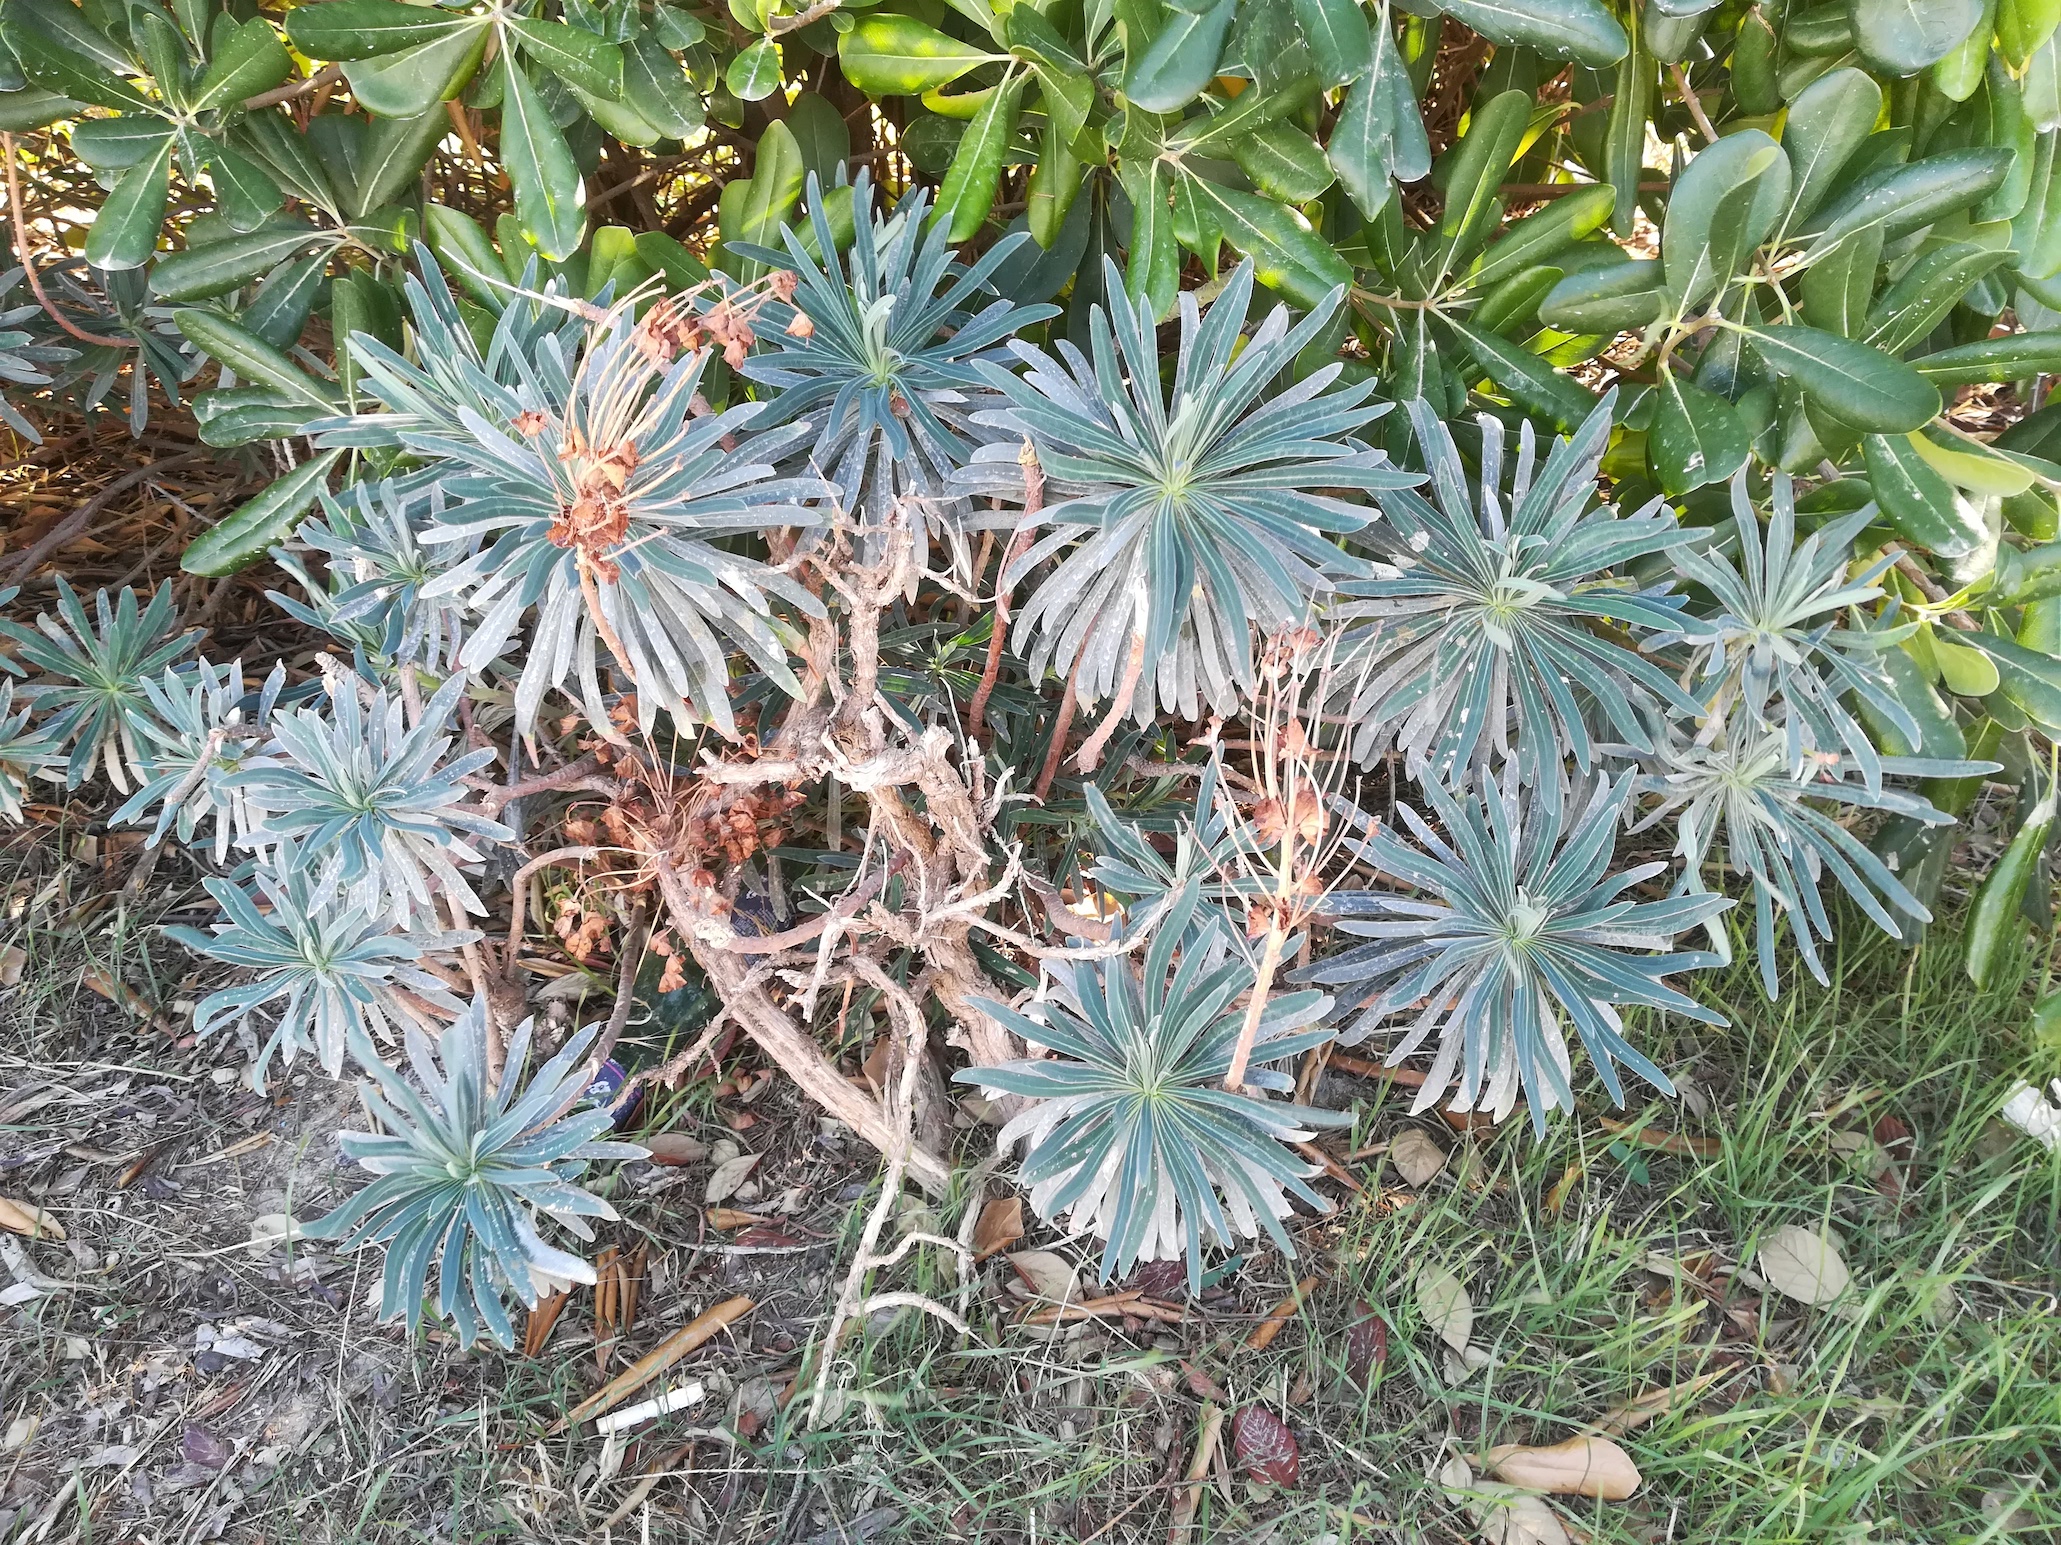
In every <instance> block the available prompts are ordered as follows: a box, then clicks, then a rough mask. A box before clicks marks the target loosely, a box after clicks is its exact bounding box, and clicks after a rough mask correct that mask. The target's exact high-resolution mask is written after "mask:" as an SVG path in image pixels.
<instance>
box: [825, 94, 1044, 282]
mask: <svg viewBox="0 0 2061 1545" xmlns="http://www.w3.org/2000/svg"><path fill="white" fill-rule="evenodd" d="M1026 75H1027V72H1026V71H1025V70H1024V69H1023V68H1022V66H1020V65H1019V66H1017V67H1016V68H1015V69H1014V70H1012V71H1011V73H1010V75H1009V76H1008V78H1007V79H1006V80H1005V81H1004V82H1003V84H1002V86H1001V89H999V90H997V91H995V92H994V93H992V94H991V95H990V96H989V97H988V99H987V100H986V101H985V102H983V103H982V104H981V106H980V110H979V111H978V112H976V113H975V114H974V115H973V121H972V122H971V123H969V124H967V126H966V132H965V133H964V134H963V135H961V136H960V138H959V148H958V149H957V150H956V151H954V152H953V154H952V164H951V166H950V167H949V168H948V169H947V170H946V172H945V180H944V183H943V185H942V186H941V187H940V188H939V189H938V196H937V207H936V209H935V211H934V212H933V214H932V218H933V219H936V220H939V221H942V222H943V223H944V224H945V226H946V227H947V229H948V231H949V233H950V237H951V240H953V241H955V242H959V241H967V240H970V239H971V238H972V236H973V233H974V232H975V231H977V230H979V229H980V228H981V226H982V225H983V224H984V223H985V222H986V220H987V218H988V214H989V212H990V211H991V210H992V209H993V208H994V203H995V189H996V188H997V187H998V186H1000V184H1001V181H1002V158H1003V156H1004V155H1005V154H1007V152H1008V149H1009V141H1010V140H1011V138H1013V137H1014V135H1015V133H1016V118H1017V114H1018V113H1019V112H1020V111H1021V109H1022V105H1023V87H1024V81H1025V78H1026ZM796 155H797V157H798V156H799V155H800V151H799V149H797V150H796Z"/></svg>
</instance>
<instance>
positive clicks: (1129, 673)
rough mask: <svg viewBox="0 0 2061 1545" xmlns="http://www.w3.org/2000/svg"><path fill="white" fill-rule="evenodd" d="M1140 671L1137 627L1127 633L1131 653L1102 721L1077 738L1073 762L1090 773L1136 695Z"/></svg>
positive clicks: (1142, 633) (1141, 654)
mask: <svg viewBox="0 0 2061 1545" xmlns="http://www.w3.org/2000/svg"><path fill="white" fill-rule="evenodd" d="M1141 621H1142V619H1141ZM1144 674H1145V630H1144V628H1143V627H1140V628H1139V629H1138V631H1137V632H1135V633H1133V634H1132V635H1131V657H1130V659H1128V660H1127V661H1125V662H1124V679H1123V680H1122V682H1120V683H1119V684H1118V686H1117V689H1116V699H1115V701H1114V702H1112V703H1111V704H1110V705H1109V712H1108V713H1107V714H1105V715H1104V716H1103V719H1102V722H1101V723H1100V724H1098V725H1096V726H1095V733H1094V734H1092V735H1090V736H1089V737H1088V738H1087V739H1086V740H1084V741H1082V742H1081V749H1080V754H1079V755H1078V756H1076V757H1075V758H1074V766H1076V767H1078V768H1079V769H1080V770H1081V771H1082V772H1084V773H1091V772H1093V771H1094V770H1095V769H1096V767H1098V766H1099V765H1100V764H1101V761H1102V748H1103V747H1104V746H1106V745H1108V744H1109V737H1110V736H1112V735H1114V734H1115V733H1116V727H1117V726H1118V725H1119V724H1121V723H1123V720H1124V715H1125V714H1127V713H1129V712H1130V711H1131V701H1132V699H1133V698H1135V697H1136V696H1137V695H1138V680H1139V678H1140V677H1142V676H1143V675H1144Z"/></svg>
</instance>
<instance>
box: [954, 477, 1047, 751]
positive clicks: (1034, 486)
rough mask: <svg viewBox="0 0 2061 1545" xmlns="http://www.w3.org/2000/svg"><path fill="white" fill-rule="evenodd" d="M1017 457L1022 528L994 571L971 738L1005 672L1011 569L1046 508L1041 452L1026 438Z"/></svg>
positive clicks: (984, 720) (969, 721)
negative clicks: (991, 617) (990, 627)
mask: <svg viewBox="0 0 2061 1545" xmlns="http://www.w3.org/2000/svg"><path fill="white" fill-rule="evenodd" d="M1016 461H1017V464H1018V465H1019V466H1021V467H1022V468H1023V521H1022V529H1021V530H1019V531H1018V532H1017V533H1016V536H1015V538H1014V539H1013V540H1012V541H1011V542H1010V543H1009V551H1008V552H1007V553H1005V554H1004V555H1003V557H1002V566H1001V568H999V569H997V570H996V571H995V625H994V632H992V633H990V634H989V635H988V658H987V663H986V664H985V665H983V666H982V667H981V672H980V685H979V686H978V687H977V688H975V689H974V693H973V703H972V706H971V707H969V708H968V709H967V711H966V734H967V738H968V739H970V740H978V739H979V738H980V734H981V731H982V730H983V729H984V728H985V727H986V725H987V717H988V699H989V698H990V697H992V696H993V695H994V691H995V682H996V680H997V679H998V678H999V677H1000V676H1001V674H1002V649H1003V643H1004V640H1005V639H1006V638H1007V637H1008V633H1009V599H1010V582H1009V571H1010V570H1011V569H1013V568H1014V567H1016V564H1017V562H1018V561H1019V560H1020V559H1021V558H1022V557H1023V555H1024V554H1025V553H1027V552H1029V551H1030V548H1031V543H1032V542H1033V541H1034V540H1036V537H1037V529H1036V525H1035V523H1034V521H1033V518H1032V517H1034V516H1036V515H1039V514H1041V513H1043V511H1044V508H1045V469H1044V468H1043V467H1041V466H1039V465H1038V453H1037V450H1036V448H1035V447H1033V446H1032V444H1031V443H1030V441H1028V440H1026V441H1024V442H1023V449H1022V450H1020V451H1018V452H1017V453H1016Z"/></svg>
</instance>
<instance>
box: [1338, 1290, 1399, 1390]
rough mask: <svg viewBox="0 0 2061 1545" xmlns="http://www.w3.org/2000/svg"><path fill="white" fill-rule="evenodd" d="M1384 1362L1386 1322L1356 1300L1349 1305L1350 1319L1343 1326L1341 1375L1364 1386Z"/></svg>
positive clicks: (1386, 1346)
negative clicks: (1343, 1355) (1344, 1326)
mask: <svg viewBox="0 0 2061 1545" xmlns="http://www.w3.org/2000/svg"><path fill="white" fill-rule="evenodd" d="M1387 1361H1388V1321H1386V1320H1384V1319H1383V1318H1382V1317H1381V1316H1380V1315H1379V1314H1378V1313H1376V1312H1375V1309H1374V1306H1373V1305H1372V1304H1370V1303H1368V1302H1367V1301H1366V1300H1365V1299H1359V1300H1357V1301H1355V1303H1354V1304H1353V1322H1352V1324H1350V1325H1348V1326H1347V1327H1346V1328H1345V1376H1346V1377H1347V1378H1349V1379H1351V1380H1352V1381H1353V1383H1355V1384H1357V1385H1359V1386H1360V1387H1361V1388H1362V1389H1365V1388H1366V1387H1367V1385H1368V1384H1369V1383H1371V1382H1372V1380H1373V1378H1374V1372H1375V1370H1376V1369H1378V1368H1380V1367H1382V1366H1383V1365H1384V1364H1386V1363H1387Z"/></svg>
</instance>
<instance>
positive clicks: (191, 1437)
mask: <svg viewBox="0 0 2061 1545" xmlns="http://www.w3.org/2000/svg"><path fill="white" fill-rule="evenodd" d="M179 1451H180V1452H181V1453H182V1454H184V1455H185V1456H186V1462H187V1463H188V1464H195V1465H200V1466H202V1467H203V1468H205V1469H209V1470H219V1469H221V1468H222V1466H224V1465H226V1464H227V1463H229V1461H230V1460H231V1459H233V1458H235V1457H236V1450H235V1449H233V1448H231V1447H230V1446H229V1445H228V1444H227V1443H226V1442H224V1441H223V1440H222V1439H221V1438H219V1437H217V1436H216V1435H215V1434H214V1433H213V1432H210V1431H209V1430H208V1429H207V1428H205V1427H203V1426H201V1425H200V1423H199V1422H188V1423H187V1424H186V1430H185V1431H184V1432H183V1433H181V1434H180V1435H179Z"/></svg>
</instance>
